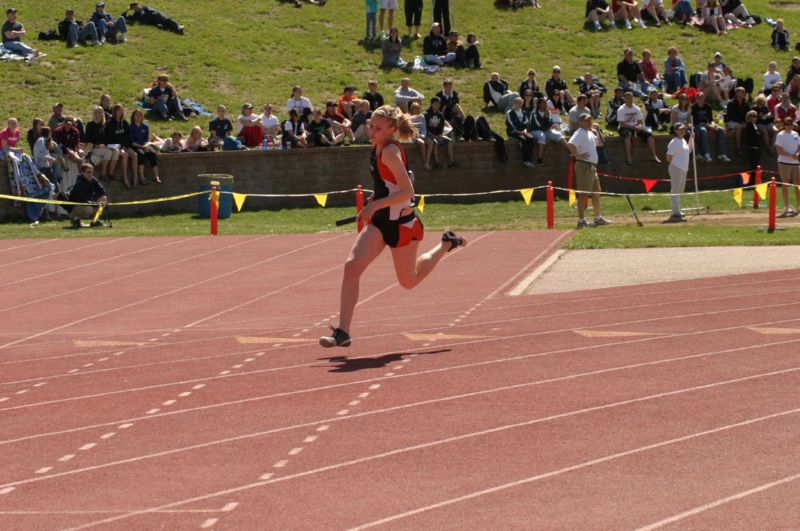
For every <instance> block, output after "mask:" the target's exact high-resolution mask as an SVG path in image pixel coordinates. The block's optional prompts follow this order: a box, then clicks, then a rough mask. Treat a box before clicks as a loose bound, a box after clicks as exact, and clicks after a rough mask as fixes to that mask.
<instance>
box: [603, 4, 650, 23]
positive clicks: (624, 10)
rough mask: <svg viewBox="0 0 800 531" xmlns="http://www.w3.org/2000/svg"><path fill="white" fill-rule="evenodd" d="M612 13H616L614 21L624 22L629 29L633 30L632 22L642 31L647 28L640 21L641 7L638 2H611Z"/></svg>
mask: <svg viewBox="0 0 800 531" xmlns="http://www.w3.org/2000/svg"><path fill="white" fill-rule="evenodd" d="M611 11H612V12H613V13H614V20H624V21H625V27H626V28H627V29H631V28H633V26H631V21H633V23H634V24H637V25H638V26H639V27H641V28H642V29H644V28H646V27H647V26H645V25H644V22H642V21H641V20H639V6H638V5H637V3H636V0H611Z"/></svg>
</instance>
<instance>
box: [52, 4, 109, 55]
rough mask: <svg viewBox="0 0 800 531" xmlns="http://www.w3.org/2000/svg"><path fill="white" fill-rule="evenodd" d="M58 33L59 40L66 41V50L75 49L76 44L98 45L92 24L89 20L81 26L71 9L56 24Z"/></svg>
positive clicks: (98, 41)
mask: <svg viewBox="0 0 800 531" xmlns="http://www.w3.org/2000/svg"><path fill="white" fill-rule="evenodd" d="M58 33H59V35H60V36H61V40H63V41H67V48H75V47H76V46H77V45H78V43H81V44H90V43H91V44H92V45H93V46H97V45H99V44H100V40H99V37H98V36H97V28H95V26H94V22H92V21H91V20H90V21H89V22H87V23H86V24H83V23H82V22H81V21H80V20H77V21H76V20H75V12H74V11H73V10H72V9H67V12H66V14H65V17H64V20H62V21H61V22H59V23H58Z"/></svg>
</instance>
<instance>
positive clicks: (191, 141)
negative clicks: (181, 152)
mask: <svg viewBox="0 0 800 531" xmlns="http://www.w3.org/2000/svg"><path fill="white" fill-rule="evenodd" d="M183 147H184V149H186V151H189V152H202V151H211V150H210V148H209V145H208V140H207V139H205V138H204V137H203V130H202V129H200V126H197V125H195V126H194V127H192V130H191V131H189V136H187V137H186V140H184V142H183Z"/></svg>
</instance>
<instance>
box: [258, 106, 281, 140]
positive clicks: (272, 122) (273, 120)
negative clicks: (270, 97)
mask: <svg viewBox="0 0 800 531" xmlns="http://www.w3.org/2000/svg"><path fill="white" fill-rule="evenodd" d="M260 118H261V128H262V129H263V131H264V140H266V141H267V144H269V145H273V146H274V145H276V144H277V143H278V137H279V136H280V134H281V131H280V128H281V124H280V121H278V117H277V116H275V115H274V114H272V104H271V103H265V104H264V112H263V113H262V114H261V116H260Z"/></svg>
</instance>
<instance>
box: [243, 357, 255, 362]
mask: <svg viewBox="0 0 800 531" xmlns="http://www.w3.org/2000/svg"><path fill="white" fill-rule="evenodd" d="M251 361H256V359H255V358H246V359H245V360H244V362H245V363H250V362H251Z"/></svg>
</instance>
